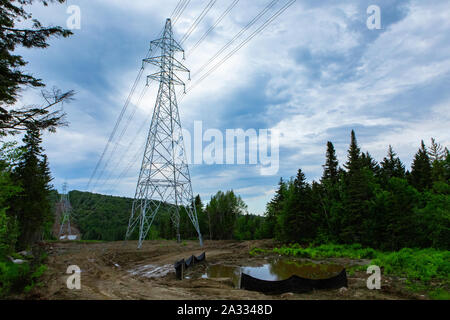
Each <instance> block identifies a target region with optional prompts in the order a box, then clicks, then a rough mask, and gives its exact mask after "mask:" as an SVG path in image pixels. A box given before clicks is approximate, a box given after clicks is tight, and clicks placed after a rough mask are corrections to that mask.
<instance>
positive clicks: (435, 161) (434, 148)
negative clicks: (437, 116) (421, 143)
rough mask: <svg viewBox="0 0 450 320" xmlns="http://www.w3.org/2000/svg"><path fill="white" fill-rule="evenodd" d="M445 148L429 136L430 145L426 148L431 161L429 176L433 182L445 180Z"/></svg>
mask: <svg viewBox="0 0 450 320" xmlns="http://www.w3.org/2000/svg"><path fill="white" fill-rule="evenodd" d="M447 151H448V150H447V148H445V149H444V148H443V147H442V146H441V145H440V144H439V143H437V142H436V140H435V139H434V138H431V146H430V148H428V156H429V157H430V163H431V177H432V180H433V182H436V181H445V167H444V164H445V156H446V153H447Z"/></svg>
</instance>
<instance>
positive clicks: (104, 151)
mask: <svg viewBox="0 0 450 320" xmlns="http://www.w3.org/2000/svg"><path fill="white" fill-rule="evenodd" d="M144 68H145V67H144V64H143V65H142V67H141V68H140V69H139V72H138V75H137V77H136V80H134V83H133V86H132V87H131V91H130V93H129V94H128V97H127V99H126V100H125V104H124V106H123V107H122V110H121V111H120V114H119V117H118V118H117V120H116V123H115V125H114V128H113V130H112V132H111V134H110V135H109V138H108V142H107V143H106V146H105V148H104V149H103V152H102V154H101V156H100V159H99V160H98V162H97V164H96V165H95V168H94V171H93V172H92V174H91V177H90V178H89V182H88V184H87V188H86V189H89V186H90V184H91V182H92V179H93V178H94V176H95V174H96V173H97V170H98V168H99V166H100V163H101V162H102V161H103V158H104V156H105V154H106V152H107V151H108V149H109V145H110V144H111V142H112V140H113V139H114V136H115V134H116V131H117V128H118V127H119V125H120V122H121V121H122V118H123V115H124V113H125V111H126V110H127V108H128V104H129V103H130V100H131V97H132V96H133V94H134V91H135V90H136V87H137V84H138V82H139V80H140V79H141V76H142V73H143V71H144Z"/></svg>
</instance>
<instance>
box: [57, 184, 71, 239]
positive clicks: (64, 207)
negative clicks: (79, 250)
mask: <svg viewBox="0 0 450 320" xmlns="http://www.w3.org/2000/svg"><path fill="white" fill-rule="evenodd" d="M59 207H60V210H61V216H62V218H61V226H60V228H59V237H61V235H62V234H63V231H64V225H66V224H67V229H66V230H67V236H69V235H71V233H72V229H71V227H70V211H71V210H72V207H71V206H70V201H69V194H68V193H67V183H64V184H63V188H62V194H61V199H60V201H59Z"/></svg>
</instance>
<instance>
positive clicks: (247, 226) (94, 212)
mask: <svg viewBox="0 0 450 320" xmlns="http://www.w3.org/2000/svg"><path fill="white" fill-rule="evenodd" d="M69 198H70V202H71V206H72V217H73V222H74V223H75V224H76V226H77V227H78V228H79V230H80V232H81V234H82V239H85V240H104V241H117V240H124V238H125V233H126V231H127V227H128V219H129V217H130V210H131V205H132V203H133V199H131V198H126V197H115V196H106V195H101V194H93V193H90V192H81V191H70V192H69ZM192 205H193V206H195V207H196V212H197V217H198V222H199V226H200V230H201V232H202V235H203V238H204V239H208V240H219V239H225V240H231V239H238V240H250V239H255V238H261V237H262V226H263V221H264V217H261V216H257V215H251V214H248V213H247V206H246V204H245V203H244V201H243V200H242V198H241V197H240V196H237V195H236V194H235V193H234V192H233V191H232V190H230V191H226V192H222V191H219V192H217V193H216V194H215V195H214V196H212V197H211V200H210V201H209V203H208V204H207V205H206V206H205V205H204V204H203V202H202V200H201V198H200V196H199V195H197V196H196V197H195V199H194V201H193V203H192ZM169 209H170V208H169V205H168V204H161V207H160V210H159V211H158V214H157V217H156V218H155V220H154V222H153V224H152V227H151V229H150V232H149V234H148V236H147V239H176V233H177V230H176V229H175V227H174V225H173V223H172V220H171V218H170V210H169ZM179 210H180V235H181V238H182V239H196V238H197V236H198V235H197V231H196V230H195V228H194V227H193V225H192V222H191V220H190V219H189V217H188V215H187V212H186V210H185V208H183V207H180V208H179ZM137 238H138V230H137V229H136V230H135V231H134V233H133V234H132V235H131V237H130V239H132V240H133V239H137Z"/></svg>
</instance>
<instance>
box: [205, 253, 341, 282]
mask: <svg viewBox="0 0 450 320" xmlns="http://www.w3.org/2000/svg"><path fill="white" fill-rule="evenodd" d="M341 271H342V266H339V265H335V264H317V263H312V262H310V263H308V262H306V263H305V262H297V261H290V260H285V259H274V260H270V261H268V263H266V264H264V265H262V266H258V267H252V266H242V267H237V266H227V265H221V264H215V265H210V266H208V268H207V269H206V272H205V273H204V274H202V276H201V277H202V278H229V279H231V280H232V281H233V284H234V285H235V287H238V286H239V280H240V274H241V272H242V273H246V274H248V275H250V276H252V277H255V278H258V279H261V280H269V281H277V280H285V279H288V278H289V277H291V276H292V275H297V276H299V277H303V278H309V279H325V278H329V277H332V276H335V275H336V274H338V273H339V272H341Z"/></svg>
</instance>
